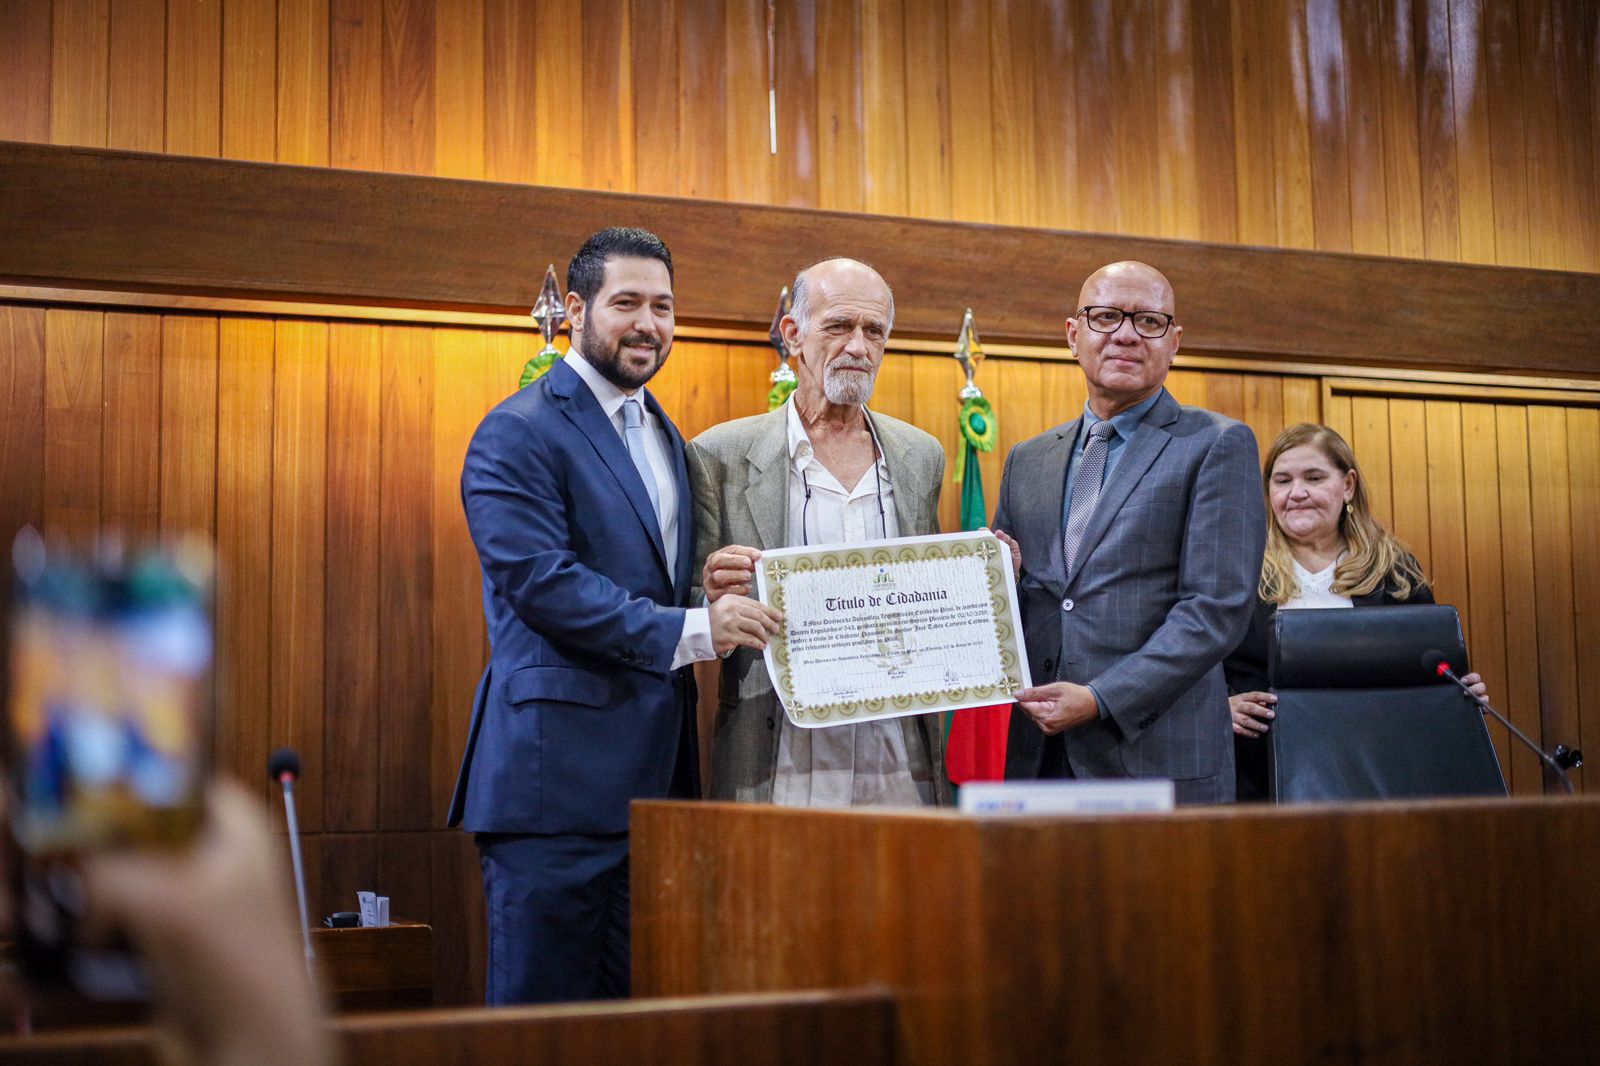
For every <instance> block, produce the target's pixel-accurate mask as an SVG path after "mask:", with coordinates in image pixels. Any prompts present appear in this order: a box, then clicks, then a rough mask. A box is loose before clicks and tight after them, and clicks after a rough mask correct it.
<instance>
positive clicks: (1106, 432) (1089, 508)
mask: <svg viewBox="0 0 1600 1066" xmlns="http://www.w3.org/2000/svg"><path fill="white" fill-rule="evenodd" d="M1115 432H1116V428H1115V427H1114V426H1112V424H1111V421H1110V419H1103V420H1101V421H1099V422H1096V423H1095V424H1094V425H1092V426H1090V427H1089V443H1088V445H1087V446H1086V447H1085V448H1084V449H1083V460H1082V461H1081V462H1079V464H1078V474H1077V477H1075V478H1073V481H1072V502H1071V503H1069V504H1068V505H1067V531H1066V535H1065V536H1064V537H1063V538H1062V545H1061V547H1062V555H1063V556H1064V557H1065V559H1066V563H1067V576H1068V577H1071V576H1072V564H1073V563H1075V562H1077V561H1078V546H1079V545H1080V544H1082V543H1083V532H1084V530H1085V529H1087V528H1088V526H1089V516H1090V515H1092V514H1093V513H1094V505H1095V504H1096V503H1098V502H1099V501H1100V486H1101V483H1102V482H1103V481H1104V480H1105V473H1106V453H1107V452H1109V451H1110V450H1111V445H1110V443H1109V442H1110V438H1111V434H1113V433H1115Z"/></svg>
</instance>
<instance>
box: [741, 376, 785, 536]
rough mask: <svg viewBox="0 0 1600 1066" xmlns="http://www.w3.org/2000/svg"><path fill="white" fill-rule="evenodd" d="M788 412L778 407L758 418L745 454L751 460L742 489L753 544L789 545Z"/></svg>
mask: <svg viewBox="0 0 1600 1066" xmlns="http://www.w3.org/2000/svg"><path fill="white" fill-rule="evenodd" d="M788 419H789V412H788V408H787V407H780V408H778V409H777V410H776V411H774V412H772V413H771V414H769V415H768V416H767V417H766V419H765V421H763V422H761V423H760V424H759V426H758V429H757V431H756V433H755V435H754V437H753V438H752V439H751V441H750V448H749V450H748V451H747V452H745V458H746V459H747V460H748V461H749V463H750V470H749V476H750V483H749V485H747V486H746V487H745V490H744V501H745V506H747V507H749V508H750V521H751V523H752V524H754V526H755V529H756V534H757V536H756V543H755V544H752V545H750V547H752V548H783V547H787V546H788V541H789V537H788V529H789V421H788Z"/></svg>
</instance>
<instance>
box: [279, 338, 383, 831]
mask: <svg viewBox="0 0 1600 1066" xmlns="http://www.w3.org/2000/svg"><path fill="white" fill-rule="evenodd" d="M275 354H276V360H277V363H276V367H275V368H274V373H273V405H272V422H273V431H272V479H273V484H272V525H271V528H272V737H273V743H274V745H275V746H277V745H284V744H287V745H290V746H291V747H293V748H294V749H295V750H296V751H298V752H299V753H300V763H301V766H302V767H303V769H302V771H301V772H302V775H303V778H304V780H305V781H306V782H307V783H308V785H309V787H307V788H303V789H301V790H300V791H299V799H298V800H297V806H298V814H299V818H300V824H301V825H302V826H303V827H305V829H306V830H307V831H310V832H316V831H317V830H320V829H321V828H322V827H323V806H324V800H325V798H326V796H327V795H328V793H329V792H330V791H331V790H332V789H335V788H349V787H351V786H352V784H353V782H347V781H334V780H333V779H332V778H331V777H330V776H329V775H328V773H327V771H326V768H325V767H326V763H325V762H324V759H323V735H324V732H325V728H326V721H325V718H326V714H327V700H326V690H325V688H324V683H325V682H324V679H325V673H324V671H325V669H326V648H327V633H328V627H327V621H328V619H327V614H326V612H327V606H328V604H327V601H326V599H325V596H326V591H327V584H326V581H327V578H326V575H327V571H328V567H329V563H330V562H331V563H332V564H333V565H334V566H335V567H338V566H342V565H343V564H344V560H342V559H338V558H333V559H330V558H329V556H328V554H327V544H328V522H327V516H328V482H327V468H328V326H327V324H326V323H323V322H308V321H284V320H280V321H279V322H278V323H277V335H276V338H275ZM341 622H342V619H341ZM369 780H370V779H369Z"/></svg>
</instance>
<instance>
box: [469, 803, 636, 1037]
mask: <svg viewBox="0 0 1600 1066" xmlns="http://www.w3.org/2000/svg"><path fill="white" fill-rule="evenodd" d="M475 840H476V843H477V845H478V858H479V862H480V864H481V865H482V867H483V893H484V899H485V902H486V903H487V904H488V917H489V967H488V981H487V989H486V995H485V997H484V998H485V1000H486V1001H487V1002H488V1004H489V1005H490V1006H502V1005H507V1004H513V1003H555V1002H562V1001H567V1000H579V999H616V998H621V997H625V996H627V994H628V979H629V956H628V903H629V899H628V834H626V833H615V834H610V835H604V836H531V835H523V834H513V833H479V834H477V836H476V838H475Z"/></svg>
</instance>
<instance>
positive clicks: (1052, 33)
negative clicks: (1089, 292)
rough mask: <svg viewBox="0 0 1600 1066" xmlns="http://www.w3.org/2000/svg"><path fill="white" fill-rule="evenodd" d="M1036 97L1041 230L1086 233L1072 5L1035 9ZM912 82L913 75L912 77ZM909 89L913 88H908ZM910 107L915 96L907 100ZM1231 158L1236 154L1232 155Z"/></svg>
mask: <svg viewBox="0 0 1600 1066" xmlns="http://www.w3.org/2000/svg"><path fill="white" fill-rule="evenodd" d="M1033 10H1034V23H1033V30H1034V44H1033V95H1032V97H1031V99H1030V98H1024V106H1025V107H1026V109H1027V111H1028V113H1029V114H1031V115H1032V116H1033V127H1034V142H1035V148H1036V153H1037V162H1038V173H1037V174H1036V175H1035V177H1034V181H1035V194H1036V196H1037V197H1038V218H1037V224H1038V225H1041V226H1051V227H1056V228H1059V229H1086V228H1088V226H1087V225H1086V224H1085V223H1084V221H1083V219H1082V217H1081V214H1080V211H1081V204H1080V202H1079V196H1078V182H1077V177H1078V152H1079V151H1080V150H1081V149H1080V148H1079V145H1078V114H1077V107H1076V106H1075V104H1076V100H1077V93H1078V79H1077V71H1076V66H1075V64H1074V62H1073V60H1074V58H1075V55H1076V51H1075V47H1076V41H1077V27H1076V26H1075V25H1074V24H1073V21H1072V16H1073V13H1074V12H1073V10H1072V5H1071V4H1070V2H1069V0H1048V2H1044V3H1038V4H1035V5H1034V7H1033ZM908 76H909V75H908ZM907 88H908V89H909V82H908V83H907ZM907 101H908V103H909V101H910V96H909V93H908V95H907ZM1229 158H1230V159H1231V158H1232V151H1231V150H1230V151H1229Z"/></svg>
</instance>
